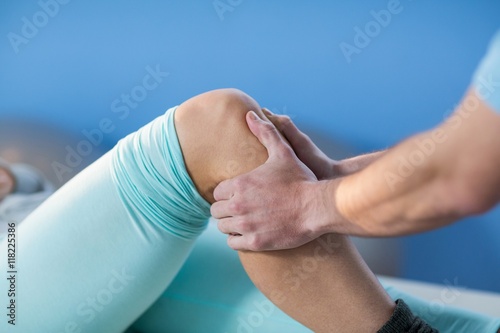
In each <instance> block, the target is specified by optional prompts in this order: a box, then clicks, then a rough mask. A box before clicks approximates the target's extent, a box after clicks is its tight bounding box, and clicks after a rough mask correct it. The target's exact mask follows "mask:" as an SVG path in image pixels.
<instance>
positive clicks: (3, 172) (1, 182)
mask: <svg viewBox="0 0 500 333" xmlns="http://www.w3.org/2000/svg"><path fill="white" fill-rule="evenodd" d="M14 186H15V181H14V177H13V176H12V173H11V172H10V171H9V170H8V169H6V168H4V167H0V201H1V200H3V199H5V197H6V196H8V195H9V194H10V193H12V191H13V190H14Z"/></svg>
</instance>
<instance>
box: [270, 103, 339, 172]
mask: <svg viewBox="0 0 500 333" xmlns="http://www.w3.org/2000/svg"><path fill="white" fill-rule="evenodd" d="M262 111H263V112H264V113H265V115H266V116H267V118H268V119H269V120H271V122H272V123H273V124H274V125H275V126H276V128H278V130H279V131H280V132H281V133H282V134H283V135H284V136H285V138H286V139H287V141H288V142H289V143H290V145H291V146H292V148H293V150H294V151H295V154H296V155H297V157H298V158H299V159H300V160H301V161H302V162H303V163H304V164H305V165H306V166H307V167H308V168H309V169H311V171H312V172H314V174H315V175H316V177H317V178H318V180H324V179H332V178H335V177H338V174H339V172H340V171H339V170H340V165H341V163H340V162H338V161H335V160H332V159H331V158H329V157H328V156H327V155H326V154H325V153H323V152H322V151H321V150H320V149H319V148H318V147H317V146H316V145H315V144H314V142H313V141H312V140H311V139H310V138H309V137H308V136H307V135H306V134H304V133H302V132H301V131H300V130H299V129H298V128H297V126H295V124H294V123H293V122H292V120H291V119H290V117H288V116H284V115H276V114H273V113H272V112H271V111H269V110H268V109H266V108H264V109H262Z"/></svg>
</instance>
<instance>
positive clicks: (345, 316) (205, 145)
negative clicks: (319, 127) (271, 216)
mask: <svg viewBox="0 0 500 333" xmlns="http://www.w3.org/2000/svg"><path fill="white" fill-rule="evenodd" d="M249 110H256V113H257V115H258V116H259V117H260V118H261V119H266V117H265V114H264V113H263V112H262V111H261V108H260V106H259V105H258V104H257V102H255V101H254V100H253V99H252V98H250V97H249V96H247V95H246V94H244V93H242V92H240V91H237V90H234V89H223V90H216V91H212V92H209V93H205V94H202V95H199V96H196V97H194V98H192V99H190V100H188V101H186V102H185V103H183V104H182V105H181V106H179V108H178V109H177V111H176V114H175V124H176V130H177V135H178V138H179V142H180V144H181V147H182V151H183V155H184V159H185V163H186V167H187V170H188V172H189V174H190V176H191V178H192V179H193V181H194V183H195V185H196V187H197V189H198V191H199V192H200V194H201V195H202V196H203V197H204V198H205V199H206V200H207V201H209V202H210V203H214V202H215V198H214V193H213V192H214V188H216V187H217V185H218V184H219V183H220V182H222V181H225V180H227V179H230V178H233V177H235V176H238V175H241V174H245V173H248V172H250V171H252V170H255V169H258V168H259V167H261V166H262V165H264V164H265V163H266V161H267V160H268V158H269V155H268V152H267V150H266V148H265V147H264V146H263V145H262V143H261V142H259V140H258V139H257V138H256V137H255V135H254V134H253V133H252V132H251V131H250V129H249V127H248V126H247V123H246V121H245V116H246V114H247V112H248V111H249ZM275 130H276V129H275ZM264 135H265V134H264ZM278 135H279V134H278ZM287 147H289V146H288V145H287ZM295 158H296V159H297V161H296V162H297V163H296V164H298V165H299V166H300V168H301V170H302V171H303V172H304V177H305V179H306V178H307V179H309V180H311V181H317V177H316V175H315V174H314V173H313V172H312V171H311V170H309V169H308V168H307V167H306V166H305V165H304V164H303V163H301V162H299V160H298V158H297V157H295ZM294 165H295V164H294ZM290 223H294V221H293V220H291V221H290ZM234 237H238V236H230V237H229V239H232V238H234ZM239 255H240V259H241V262H242V263H243V266H244V267H245V269H246V271H247V273H248V275H249V276H250V278H251V279H252V281H253V282H254V283H255V284H256V286H257V287H258V288H259V289H260V290H261V291H262V292H263V293H264V294H265V295H266V296H267V297H268V298H269V299H270V300H271V301H272V302H273V303H274V304H276V305H277V306H278V307H280V308H281V309H282V310H283V311H285V312H286V313H287V314H289V315H290V316H291V317H293V318H295V319H296V320H298V321H299V322H301V323H302V324H304V325H305V326H307V327H309V328H310V329H312V330H313V331H314V332H320V333H321V332H325V333H326V332H376V331H377V330H378V329H380V328H381V327H382V326H383V324H384V323H385V322H386V321H387V320H389V318H390V316H391V314H392V313H393V311H394V307H395V304H394V302H393V301H392V300H391V299H390V298H389V296H388V295H387V294H386V293H385V291H384V290H383V288H382V287H381V286H380V284H379V282H378V280H377V279H376V278H375V276H374V275H373V273H372V272H371V271H370V270H369V269H368V267H367V266H366V264H365V263H364V262H363V260H362V259H361V257H360V256H359V254H358V252H357V251H356V249H355V247H354V246H353V245H352V243H351V241H350V240H349V238H348V237H346V236H343V235H338V234H326V235H324V236H322V237H320V238H319V239H318V240H316V241H314V242H310V243H308V244H306V245H304V246H301V247H299V248H296V249H293V250H285V251H274V252H263V253H255V252H240V253H239ZM360 318H363V320H360Z"/></svg>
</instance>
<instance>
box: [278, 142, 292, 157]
mask: <svg viewBox="0 0 500 333" xmlns="http://www.w3.org/2000/svg"><path fill="white" fill-rule="evenodd" d="M276 154H277V156H278V157H279V158H280V159H290V158H291V157H293V154H292V151H291V149H290V148H289V147H287V146H284V145H283V146H279V147H278V148H277V149H276Z"/></svg>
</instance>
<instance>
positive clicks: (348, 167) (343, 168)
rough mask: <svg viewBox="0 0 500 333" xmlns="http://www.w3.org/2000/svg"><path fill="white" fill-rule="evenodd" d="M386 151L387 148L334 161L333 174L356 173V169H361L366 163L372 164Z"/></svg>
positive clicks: (345, 174) (346, 174)
mask: <svg viewBox="0 0 500 333" xmlns="http://www.w3.org/2000/svg"><path fill="white" fill-rule="evenodd" d="M386 152H387V150H383V151H378V152H374V153H369V154H364V155H360V156H356V157H351V158H347V159H344V160H342V161H340V162H337V163H335V162H334V166H333V167H334V169H335V172H334V174H336V175H340V176H342V177H344V176H348V175H351V174H353V173H356V172H358V171H361V170H363V169H364V168H366V167H367V166H368V165H370V164H372V163H373V162H375V161H376V160H378V159H379V158H381V157H382V156H383V155H384V154H385V153H386Z"/></svg>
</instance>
